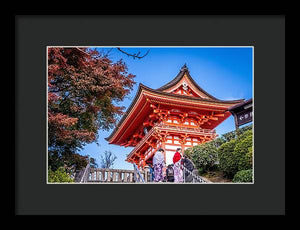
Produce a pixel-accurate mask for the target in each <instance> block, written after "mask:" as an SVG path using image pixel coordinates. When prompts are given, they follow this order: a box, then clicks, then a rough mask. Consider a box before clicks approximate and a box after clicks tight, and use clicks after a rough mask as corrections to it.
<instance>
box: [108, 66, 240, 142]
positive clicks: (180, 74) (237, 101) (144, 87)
mask: <svg viewBox="0 0 300 230" xmlns="http://www.w3.org/2000/svg"><path fill="white" fill-rule="evenodd" d="M185 73H186V74H187V76H188V78H189V80H190V81H191V82H192V83H193V84H194V85H195V87H197V88H198V90H200V91H201V92H203V93H204V94H205V95H207V96H208V97H209V98H201V97H191V96H186V95H181V94H174V93H168V92H164V90H165V89H168V88H170V87H172V86H174V85H176V84H177V83H178V82H179V81H180V80H181V79H182V77H183V76H184V74H185ZM143 89H144V90H146V91H149V92H153V93H158V94H160V95H165V96H169V97H174V98H182V99H187V100H191V101H199V102H203V101H206V102H214V103H226V104H227V103H228V104H234V103H240V102H243V101H244V99H240V100H226V101H225V100H219V99H217V98H215V97H213V96H212V95H210V94H208V93H207V92H206V91H204V90H203V89H202V88H201V87H200V86H198V85H197V83H196V82H195V81H194V80H193V79H192V77H191V76H190V74H189V71H188V69H187V67H186V65H184V66H183V67H182V68H181V70H180V72H179V74H178V75H177V76H176V77H175V78H174V79H173V80H172V81H170V82H168V83H167V84H165V85H164V86H162V87H160V88H158V89H152V88H149V87H147V86H145V85H143V84H141V83H140V84H139V88H138V91H137V93H136V95H135V97H134V99H133V101H132V102H131V104H130V106H129V107H128V109H127V110H126V112H125V113H124V115H123V117H122V118H121V120H120V121H119V122H118V124H117V125H116V127H115V129H114V130H113V131H112V133H111V134H110V135H109V137H107V138H105V140H107V141H109V140H110V139H111V138H112V137H113V136H114V134H115V133H116V131H117V130H118V128H119V127H120V126H121V125H122V123H123V121H124V120H125V119H126V117H127V115H128V114H129V113H130V112H131V110H132V108H133V107H134V105H135V103H136V101H137V99H138V98H139V96H140V94H141V92H142V90H143Z"/></svg>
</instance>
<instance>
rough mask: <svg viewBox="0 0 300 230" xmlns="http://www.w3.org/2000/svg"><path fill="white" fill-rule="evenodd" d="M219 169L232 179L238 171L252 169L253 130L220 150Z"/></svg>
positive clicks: (229, 142)
mask: <svg viewBox="0 0 300 230" xmlns="http://www.w3.org/2000/svg"><path fill="white" fill-rule="evenodd" d="M218 156H219V168H220V169H221V170H222V171H223V172H224V173H225V175H226V176H228V177H229V178H232V177H233V176H234V175H235V174H236V173H237V172H238V171H240V170H246V169H251V168H252V129H249V130H247V131H245V132H244V133H243V134H241V135H240V136H239V137H238V138H237V139H232V140H230V141H228V142H225V143H224V144H222V145H221V146H220V147H219V148H218Z"/></svg>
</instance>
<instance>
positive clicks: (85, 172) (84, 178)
mask: <svg viewBox="0 0 300 230" xmlns="http://www.w3.org/2000/svg"><path fill="white" fill-rule="evenodd" d="M89 169H90V163H88V164H87V165H86V167H85V169H84V173H83V175H82V177H81V179H80V182H79V183H85V182H87V181H88V177H89V172H88V171H89Z"/></svg>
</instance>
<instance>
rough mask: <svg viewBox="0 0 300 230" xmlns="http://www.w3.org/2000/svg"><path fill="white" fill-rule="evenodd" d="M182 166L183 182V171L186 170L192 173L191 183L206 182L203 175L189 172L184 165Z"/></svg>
mask: <svg viewBox="0 0 300 230" xmlns="http://www.w3.org/2000/svg"><path fill="white" fill-rule="evenodd" d="M182 168H183V183H186V181H185V172H188V173H189V174H190V175H192V177H193V183H194V182H200V183H208V181H207V180H205V179H204V178H203V177H201V176H199V175H197V174H195V173H194V172H191V171H190V170H188V169H187V168H186V167H185V166H184V165H182Z"/></svg>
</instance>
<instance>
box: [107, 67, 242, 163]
mask: <svg viewBox="0 0 300 230" xmlns="http://www.w3.org/2000/svg"><path fill="white" fill-rule="evenodd" d="M243 101H244V99H241V100H230V101H228V100H227V101H224V100H219V99H217V98H215V97H213V96H212V95H210V94H209V93H207V92H206V91H204V90H203V89H202V88H201V87H200V86H199V85H198V84H197V83H196V82H195V81H194V80H193V79H192V77H191V76H190V74H189V70H188V69H187V67H186V65H184V66H183V67H182V68H181V70H180V72H179V73H178V75H177V76H176V77H175V78H174V79H173V80H172V81H170V82H169V83H167V84H165V85H163V86H162V87H160V88H158V89H151V88H149V87H147V86H145V85H143V84H139V89H138V92H137V94H136V96H135V98H134V100H133V101H132V103H131V105H130V106H129V108H128V109H127V111H126V113H125V114H124V116H123V117H122V119H121V120H120V122H119V123H118V124H117V126H116V128H115V129H114V130H113V132H112V133H111V135H110V136H109V137H107V138H106V140H107V141H108V142H109V143H110V144H115V145H120V146H124V147H128V146H130V147H134V149H133V150H132V151H131V152H130V153H129V154H128V156H127V158H126V161H128V162H130V163H135V164H136V165H137V166H138V167H139V168H144V166H145V165H146V161H147V162H148V161H151V160H152V157H153V154H154V153H155V152H156V151H157V150H158V149H159V148H163V149H164V150H165V152H164V153H165V161H166V164H167V165H168V164H172V163H173V161H172V159H173V155H174V153H175V151H176V149H177V148H178V147H181V148H182V149H183V150H184V149H187V148H189V147H192V146H195V145H198V144H201V143H205V142H207V141H210V140H213V139H214V138H216V136H217V134H216V131H215V129H214V128H215V127H217V126H218V125H219V124H220V123H222V122H223V121H224V120H225V119H227V118H228V117H229V116H230V115H231V113H230V112H229V111H227V109H228V108H229V107H231V106H233V105H236V104H239V103H241V102H243Z"/></svg>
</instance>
